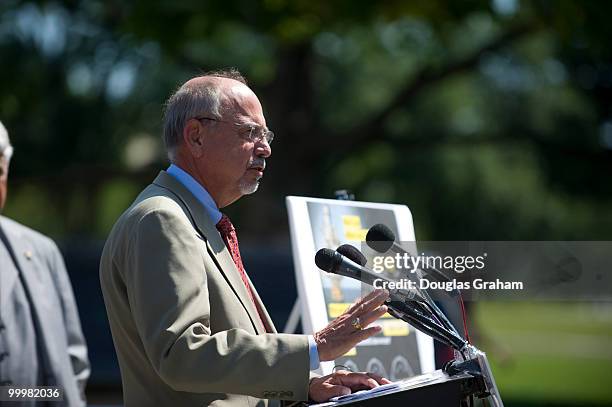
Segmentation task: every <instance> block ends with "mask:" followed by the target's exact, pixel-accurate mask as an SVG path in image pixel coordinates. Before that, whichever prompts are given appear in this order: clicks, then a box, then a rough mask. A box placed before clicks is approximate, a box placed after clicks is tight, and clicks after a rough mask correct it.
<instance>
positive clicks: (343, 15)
mask: <svg viewBox="0 0 612 407" xmlns="http://www.w3.org/2000/svg"><path fill="white" fill-rule="evenodd" d="M610 9H611V7H610V6H609V5H608V4H607V3H606V2H594V1H581V2H575V1H563V0H561V1H543V0H541V1H530V2H527V1H518V0H495V1H492V2H490V1H476V0H472V1H462V2H456V1H419V2H408V1H389V2H366V1H350V2H349V1H301V0H300V1H286V0H266V1H260V2H255V1H244V0H242V1H240V0H236V1H223V2H219V1H207V2H201V1H188V0H184V1H169V0H166V1H164V0H157V1H93V0H90V1H86V0H83V1H65V2H63V3H60V2H42V1H39V2H24V1H4V2H2V5H1V6H0V58H1V60H2V62H3V63H2V71H3V75H2V76H1V77H0V81H1V82H2V83H1V86H0V89H2V91H1V92H0V120H2V121H3V122H4V123H5V124H6V126H7V127H8V129H9V131H10V134H11V137H12V141H13V143H14V145H15V147H16V154H15V158H14V160H13V163H12V165H11V184H10V186H11V190H10V195H9V202H8V206H7V208H6V212H7V214H9V215H11V216H13V217H15V218H18V219H20V220H22V221H24V222H25V223H28V224H30V225H32V226H36V227H39V228H41V229H42V230H44V231H47V232H50V233H53V234H56V235H66V234H70V235H74V234H84V235H90V236H97V237H103V236H104V235H105V234H106V233H107V231H108V229H109V227H110V225H112V222H113V220H114V218H115V217H116V216H117V215H118V213H120V212H121V211H122V210H123V209H124V208H125V206H126V205H127V204H129V202H130V200H131V199H133V197H134V194H135V193H136V192H137V191H138V190H139V189H140V187H141V186H143V185H145V184H146V183H147V182H148V181H149V180H150V179H152V177H154V175H155V173H156V172H157V170H158V169H160V168H163V167H164V166H165V165H166V164H165V159H164V157H163V153H162V148H161V142H160V129H161V110H162V104H163V101H164V100H165V98H166V97H167V95H168V94H169V93H170V92H171V91H172V90H173V89H174V88H175V87H176V86H177V85H178V84H180V83H181V82H183V81H184V80H186V79H187V78H189V77H190V76H192V75H196V74H198V73H200V72H203V71H206V70H211V69H218V68H220V67H229V66H234V67H237V68H238V69H240V70H241V71H242V72H244V73H245V74H246V75H247V76H248V77H249V78H250V83H251V85H252V87H253V88H254V89H255V91H256V92H257V93H258V95H260V96H261V99H262V102H263V105H264V109H265V111H266V116H267V118H268V123H269V126H270V127H271V128H272V129H273V130H275V132H276V133H277V135H278V138H277V139H276V140H275V144H274V146H273V147H274V154H273V156H272V158H271V159H270V166H269V171H267V174H266V177H265V179H264V183H263V185H262V188H261V189H260V192H258V194H257V196H256V198H254V199H253V198H245V199H243V200H242V201H240V202H239V203H237V204H236V205H235V206H234V207H232V209H230V211H232V214H233V215H235V217H236V218H238V222H239V224H240V225H241V226H242V231H241V233H243V235H245V236H248V235H249V234H250V233H253V234H255V233H256V232H257V231H258V230H261V228H262V227H267V226H268V225H284V224H285V222H286V221H285V219H286V215H285V212H284V200H283V196H284V195H288V194H297V195H314V196H322V197H329V196H331V194H332V192H333V190H334V189H339V188H350V189H352V190H353V191H354V192H355V193H356V195H357V198H358V199H361V200H372V201H384V202H397V203H405V204H407V205H409V206H410V208H411V209H412V211H413V216H414V219H415V225H416V228H417V237H418V238H421V239H498V240H503V239H536V240H537V239H542V240H543V239H607V238H610V230H612V212H611V211H610V204H611V200H612V183H611V182H610V173H611V170H612V111H611V110H610V101H611V100H612V94H611V89H612V65H611V64H612V61H611V58H610V56H611V55H610V46H609V38H612V35H611V34H612V32H611V31H612V29H611V28H610V27H611V26H610V24H608V23H607V21H606V19H607V16H609V15H610V11H611V10H610ZM41 203H43V204H42V205H41ZM253 213H258V216H253ZM276 232H277V233H278V234H279V235H282V236H286V231H285V229H284V228H283V227H282V226H278V229H277V231H276Z"/></svg>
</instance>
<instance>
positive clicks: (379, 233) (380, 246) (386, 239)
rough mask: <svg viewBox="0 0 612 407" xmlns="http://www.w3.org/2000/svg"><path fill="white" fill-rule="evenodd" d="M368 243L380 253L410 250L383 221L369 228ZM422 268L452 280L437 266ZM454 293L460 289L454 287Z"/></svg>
mask: <svg viewBox="0 0 612 407" xmlns="http://www.w3.org/2000/svg"><path fill="white" fill-rule="evenodd" d="M366 243H367V245H368V246H369V247H370V248H371V249H372V250H374V251H377V252H379V253H385V252H387V251H392V252H393V253H398V254H401V255H403V254H405V253H408V251H406V250H405V249H404V248H403V247H402V246H401V245H399V244H398V243H397V242H396V241H395V233H393V231H392V230H391V229H389V228H388V227H387V226H385V225H383V224H382V223H377V224H376V225H374V226H372V227H371V228H370V230H368V233H367V234H366ZM408 254H410V253H408ZM420 269H421V270H422V271H423V272H424V273H426V274H429V275H431V276H432V277H434V278H435V279H436V280H438V281H440V282H450V281H452V280H451V279H450V277H448V276H447V275H446V274H444V273H443V272H442V271H440V270H438V269H437V268H435V267H421V268H420ZM452 294H453V296H455V295H457V294H458V291H457V290H456V289H454V290H453V291H452Z"/></svg>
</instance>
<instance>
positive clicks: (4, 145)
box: [0, 122, 13, 161]
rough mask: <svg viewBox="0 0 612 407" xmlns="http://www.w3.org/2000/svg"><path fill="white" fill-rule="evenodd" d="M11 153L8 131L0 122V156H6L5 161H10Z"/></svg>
mask: <svg viewBox="0 0 612 407" xmlns="http://www.w3.org/2000/svg"><path fill="white" fill-rule="evenodd" d="M12 155H13V146H11V140H9V136H8V131H6V127H4V125H3V124H2V122H0V156H2V157H4V158H6V161H11V156H12Z"/></svg>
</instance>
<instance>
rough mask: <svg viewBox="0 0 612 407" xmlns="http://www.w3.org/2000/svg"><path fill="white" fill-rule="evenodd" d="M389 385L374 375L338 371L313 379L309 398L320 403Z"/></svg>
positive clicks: (387, 381) (385, 380) (383, 379)
mask: <svg viewBox="0 0 612 407" xmlns="http://www.w3.org/2000/svg"><path fill="white" fill-rule="evenodd" d="M389 383H391V382H390V381H389V380H387V379H385V378H383V377H380V376H378V375H375V374H374V373H352V372H348V371H346V370H338V371H337V372H335V373H332V374H330V375H327V376H323V377H315V378H314V379H312V380H311V381H310V387H309V389H308V397H309V398H310V399H311V400H313V401H316V402H317V403H320V402H323V401H327V400H329V399H330V398H332V397H337V396H344V395H346V394H351V393H352V392H355V391H358V390H367V389H373V388H374V387H378V386H379V385H381V384H389Z"/></svg>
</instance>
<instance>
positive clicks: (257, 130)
mask: <svg viewBox="0 0 612 407" xmlns="http://www.w3.org/2000/svg"><path fill="white" fill-rule="evenodd" d="M195 119H196V120H198V121H200V122H201V121H202V120H210V121H213V122H219V123H227V124H235V123H232V122H228V121H225V120H219V119H213V118H210V117H196V118H195ZM238 126H239V127H243V130H244V131H242V130H241V131H239V132H238V135H239V136H240V137H242V138H243V139H245V140H248V141H251V142H253V143H258V142H262V141H263V140H266V143H268V145H270V144H272V141H273V140H274V133H273V132H271V131H270V130H268V129H266V128H265V127H262V126H256V125H254V124H248V125H244V126H241V125H238Z"/></svg>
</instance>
